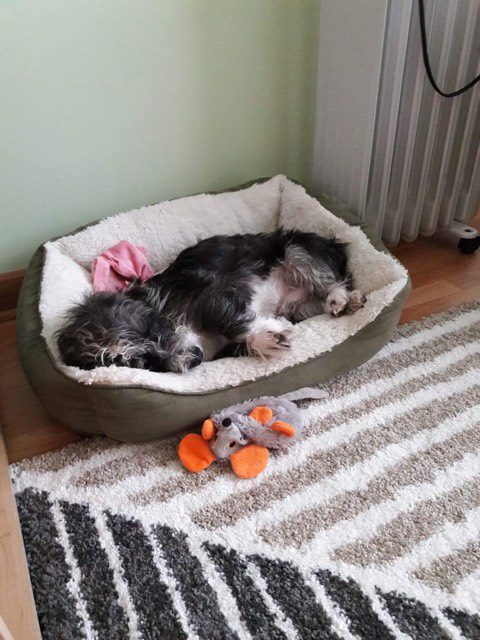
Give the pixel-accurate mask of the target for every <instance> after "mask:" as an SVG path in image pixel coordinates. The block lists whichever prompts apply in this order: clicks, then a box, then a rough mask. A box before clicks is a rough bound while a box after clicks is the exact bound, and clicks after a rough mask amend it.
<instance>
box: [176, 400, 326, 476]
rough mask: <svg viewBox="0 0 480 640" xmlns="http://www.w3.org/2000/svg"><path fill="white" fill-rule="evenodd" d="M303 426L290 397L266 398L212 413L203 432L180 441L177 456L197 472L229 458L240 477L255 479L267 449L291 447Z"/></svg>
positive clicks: (264, 459)
mask: <svg viewBox="0 0 480 640" xmlns="http://www.w3.org/2000/svg"><path fill="white" fill-rule="evenodd" d="M310 395H311V394H310ZM303 397H305V396H303ZM317 397H318V395H317ZM297 399H300V398H297ZM302 426H303V422H302V415H301V413H300V411H299V409H298V408H297V406H296V405H295V404H294V403H293V402H292V401H291V400H289V399H288V398H286V397H279V398H275V397H270V396H268V397H263V398H259V399H258V400H251V401H248V402H243V403H242V404H236V405H233V406H231V407H228V408H227V409H223V410H222V411H220V412H218V413H214V414H212V416H211V417H210V418H208V419H207V420H205V421H204V423H203V426H202V434H201V435H199V434H198V433H189V434H188V435H186V436H185V437H184V438H183V439H182V440H181V442H180V444H179V446H178V455H179V458H180V460H181V462H182V464H183V465H184V466H185V467H186V468H187V469H188V470H189V471H192V472H194V473H198V472H199V471H203V470H204V469H207V468H208V467H209V466H210V465H211V464H212V462H213V461H214V460H215V459H217V458H218V459H221V460H225V459H227V458H228V459H230V463H231V465H232V469H233V471H234V472H235V473H236V474H237V476H239V477H240V478H254V477H255V476H258V474H259V473H261V472H262V471H263V470H264V469H265V467H266V466H267V462H268V458H269V453H268V450H269V449H285V448H286V447H288V446H290V445H291V444H292V442H295V441H296V440H297V439H298V438H299V437H300V435H301V432H302Z"/></svg>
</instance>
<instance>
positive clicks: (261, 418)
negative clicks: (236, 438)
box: [248, 406, 273, 424]
mask: <svg viewBox="0 0 480 640" xmlns="http://www.w3.org/2000/svg"><path fill="white" fill-rule="evenodd" d="M248 415H249V416H250V418H253V419H254V420H256V421H257V422H259V423H260V424H266V423H267V422H268V421H269V420H271V419H272V418H273V411H272V410H271V409H270V407H262V406H258V407H255V408H254V409H252V410H251V411H250V413H249V414H248Z"/></svg>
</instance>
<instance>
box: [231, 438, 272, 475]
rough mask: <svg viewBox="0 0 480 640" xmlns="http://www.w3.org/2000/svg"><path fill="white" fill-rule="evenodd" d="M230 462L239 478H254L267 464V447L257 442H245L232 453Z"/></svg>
mask: <svg viewBox="0 0 480 640" xmlns="http://www.w3.org/2000/svg"><path fill="white" fill-rule="evenodd" d="M230 462H231V464H232V469H233V470H234V471H235V473H236V474H237V476H238V477H239V478H255V477H256V476H258V474H259V473H261V472H262V471H263V470H264V469H265V467H266V466H267V462H268V449H267V448H266V447H260V446H259V445H258V444H247V446H246V447H243V449H240V451H237V453H232V455H231V456H230Z"/></svg>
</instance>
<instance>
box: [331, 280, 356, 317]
mask: <svg viewBox="0 0 480 640" xmlns="http://www.w3.org/2000/svg"><path fill="white" fill-rule="evenodd" d="M366 300H367V298H366V296H365V295H364V294H363V293H362V292H361V291H360V290H359V289H354V290H353V291H349V290H348V289H347V287H346V285H343V284H335V285H333V286H332V287H331V288H330V290H329V292H328V295H327V298H326V300H325V304H324V311H325V313H328V314H330V315H331V316H333V317H334V318H337V317H338V316H341V315H343V314H344V313H355V311H358V310H359V309H361V308H362V307H363V305H364V304H365V302H366Z"/></svg>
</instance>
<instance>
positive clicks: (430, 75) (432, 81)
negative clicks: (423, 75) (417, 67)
mask: <svg viewBox="0 0 480 640" xmlns="http://www.w3.org/2000/svg"><path fill="white" fill-rule="evenodd" d="M418 13H419V16H420V33H421V40H422V54H423V64H424V65H425V71H426V72H427V76H428V79H429V80H430V84H431V85H432V87H433V88H434V89H435V91H436V92H437V93H439V94H440V95H441V96H443V97H444V98H455V96H459V95H461V94H462V93H465V91H468V90H469V89H471V88H472V87H473V86H474V85H476V84H477V82H478V81H479V80H480V75H478V76H477V77H476V78H474V79H473V80H471V82H469V83H468V84H466V85H465V86H464V87H462V88H461V89H457V90H456V91H449V92H445V91H442V90H441V89H440V87H439V86H438V84H437V83H436V81H435V78H434V77H433V73H432V67H431V66H430V59H429V57H428V47H427V30H426V28H425V7H424V4H423V0H418Z"/></svg>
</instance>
